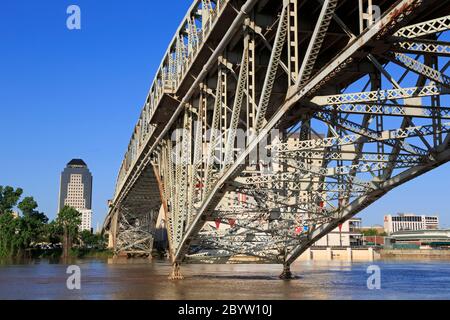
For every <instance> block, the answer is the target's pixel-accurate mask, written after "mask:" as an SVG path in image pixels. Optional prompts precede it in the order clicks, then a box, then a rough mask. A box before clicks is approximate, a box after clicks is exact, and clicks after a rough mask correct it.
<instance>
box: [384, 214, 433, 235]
mask: <svg viewBox="0 0 450 320" xmlns="http://www.w3.org/2000/svg"><path fill="white" fill-rule="evenodd" d="M436 229H439V217H437V216H424V215H422V216H417V215H415V214H403V213H402V214H399V215H397V216H392V215H387V216H385V217H384V230H385V232H386V233H387V234H392V233H395V232H398V231H414V230H436Z"/></svg>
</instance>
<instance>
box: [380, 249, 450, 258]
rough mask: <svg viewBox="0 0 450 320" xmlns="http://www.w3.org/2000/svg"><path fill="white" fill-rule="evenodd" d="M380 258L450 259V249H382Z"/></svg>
mask: <svg viewBox="0 0 450 320" xmlns="http://www.w3.org/2000/svg"><path fill="white" fill-rule="evenodd" d="M378 253H379V254H380V259H382V260H390V259H402V260H450V250H431V249H430V250H426V249H425V250H415V249H381V250H379V251H378Z"/></svg>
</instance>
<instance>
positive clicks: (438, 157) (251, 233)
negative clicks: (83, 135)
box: [104, 0, 450, 279]
mask: <svg viewBox="0 0 450 320" xmlns="http://www.w3.org/2000/svg"><path fill="white" fill-rule="evenodd" d="M449 14H450V1H448V0H445V1H443V0H398V1H394V0H270V1H269V0H247V1H244V0H196V1H194V3H193V4H192V6H191V7H190V9H189V11H188V12H187V14H186V17H185V19H184V20H183V22H182V23H181V25H180V27H179V28H178V30H177V32H176V34H175V36H174V38H173V40H172V42H171V43H170V46H169V48H168V50H167V52H166V54H165V56H164V58H163V60H162V63H161V66H160V67H159V70H158V72H157V74H156V77H155V79H154V81H153V84H152V86H151V89H150V92H149V94H148V98H147V100H146V101H145V103H144V106H143V109H142V113H141V116H140V118H139V120H138V122H137V125H136V127H135V130H134V133H133V135H132V138H131V141H130V143H129V146H128V149H127V152H126V154H125V158H124V160H123V163H122V166H121V168H120V172H119V175H118V179H117V185H116V190H115V195H114V199H113V200H112V201H111V203H110V210H109V214H108V216H107V218H106V221H105V224H104V229H105V230H106V231H107V232H108V233H109V238H110V245H111V247H113V248H114V250H115V252H116V253H118V254H119V253H128V254H149V253H150V252H151V249H152V247H153V239H154V234H155V228H156V227H158V226H157V225H156V224H157V221H160V222H161V223H163V224H164V226H165V227H166V228H167V233H168V242H169V253H170V258H171V261H172V263H173V272H172V275H171V278H172V279H179V278H182V275H181V272H180V265H181V264H182V263H208V262H209V263H238V262H242V261H244V262H248V261H249V258H250V257H251V258H252V259H251V261H252V262H258V263H279V264H282V265H283V266H284V268H283V273H282V277H284V278H288V277H289V276H290V265H291V264H292V263H293V262H294V261H295V260H296V259H297V258H298V257H299V256H300V255H301V254H302V253H303V252H304V251H306V250H307V249H308V248H309V247H310V246H311V245H312V244H313V243H314V242H315V241H317V240H318V239H319V238H321V237H323V236H324V235H326V234H327V233H328V232H330V231H331V230H333V229H335V228H336V227H337V226H338V225H339V224H341V223H343V222H345V221H346V220H348V219H349V218H351V217H353V216H354V215H356V214H357V213H358V212H360V211H361V210H363V209H364V208H366V207H367V206H369V205H370V204H372V203H373V202H375V201H377V200H379V199H380V198H381V197H383V196H384V195H385V194H386V193H388V192H389V191H391V190H392V189H394V188H395V187H397V186H400V185H402V184H404V183H406V182H408V181H410V180H412V179H414V178H416V177H418V176H420V175H422V174H425V173H426V172H428V171H430V170H433V169H434V168H436V167H439V166H441V165H442V164H444V163H446V162H448V161H449V160H450V135H449V133H450V106H448V107H446V106H443V105H445V104H446V102H447V103H448V102H449V99H448V96H447V95H448V94H449V93H450V91H449V90H450V78H449V76H448V75H447V74H448V73H447V71H448V69H449V67H450V62H449V61H450V59H449V57H450V42H449V41H450V38H449V33H448V32H447V31H448V30H450V15H449ZM160 222H158V225H159V224H160ZM242 257H246V259H242Z"/></svg>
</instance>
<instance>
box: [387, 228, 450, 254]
mask: <svg viewBox="0 0 450 320" xmlns="http://www.w3.org/2000/svg"><path fill="white" fill-rule="evenodd" d="M390 238H391V241H392V242H393V243H394V247H396V248H402V247H403V248H411V249H413V248H416V249H419V248H421V249H428V248H450V230H438V229H436V230H430V229H429V230H409V231H398V232H395V233H393V234H392V235H391V237H390Z"/></svg>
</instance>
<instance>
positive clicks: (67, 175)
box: [58, 159, 92, 231]
mask: <svg viewBox="0 0 450 320" xmlns="http://www.w3.org/2000/svg"><path fill="white" fill-rule="evenodd" d="M64 206H70V207H73V208H75V209H77V210H78V211H79V212H80V213H81V215H82V221H81V225H80V230H82V231H83V230H89V231H91V230H92V174H91V172H90V171H89V169H88V167H87V164H86V163H85V162H84V161H83V160H81V159H73V160H71V161H70V162H69V163H68V164H67V166H66V168H65V169H64V171H63V172H62V173H61V183H60V191H59V205H58V212H59V211H61V209H62V208H64Z"/></svg>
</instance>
